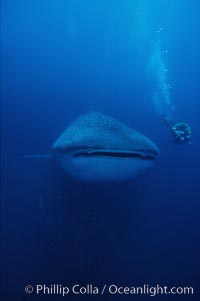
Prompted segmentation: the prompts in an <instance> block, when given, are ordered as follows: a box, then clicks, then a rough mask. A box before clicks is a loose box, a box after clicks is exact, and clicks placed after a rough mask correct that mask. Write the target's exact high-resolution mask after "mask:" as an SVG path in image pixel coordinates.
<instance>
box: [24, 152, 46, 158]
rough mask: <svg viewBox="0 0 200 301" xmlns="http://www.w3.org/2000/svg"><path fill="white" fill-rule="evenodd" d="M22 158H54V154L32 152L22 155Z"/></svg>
mask: <svg viewBox="0 0 200 301" xmlns="http://www.w3.org/2000/svg"><path fill="white" fill-rule="evenodd" d="M20 159H52V154H51V153H49V154H32V155H24V156H21V157H20Z"/></svg>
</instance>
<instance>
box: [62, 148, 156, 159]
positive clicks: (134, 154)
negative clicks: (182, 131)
mask: <svg viewBox="0 0 200 301" xmlns="http://www.w3.org/2000/svg"><path fill="white" fill-rule="evenodd" d="M59 151H61V152H62V153H63V154H64V153H66V154H67V153H68V152H69V149H59ZM71 156H72V157H73V158H76V159H80V158H84V157H85V158H86V157H87V158H97V157H98V158H100V157H102V158H106V157H107V158H110V159H111V158H115V159H117V158H118V159H128V158H130V159H131V158H136V159H141V160H156V159H157V156H158V154H157V153H156V152H152V151H150V150H136V151H129V150H110V149H109V150H107V149H88V148H85V149H73V150H72V152H71Z"/></svg>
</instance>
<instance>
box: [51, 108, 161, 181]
mask: <svg viewBox="0 0 200 301" xmlns="http://www.w3.org/2000/svg"><path fill="white" fill-rule="evenodd" d="M158 156H159V149H158V147H157V146H156V145H155V144H154V143H153V142H152V141H151V140H150V139H149V138H147V137H146V136H144V135H143V134H141V133H139V132H137V131H135V130H133V129H132V128H129V127H128V126H126V125H124V124H122V123H121V122H119V121H117V120H116V119H114V118H112V117H110V116H107V115H105V114H102V113H100V112H98V111H93V112H90V113H88V114H84V115H81V116H80V117H78V118H77V119H76V120H75V121H74V122H72V123H71V124H70V125H69V126H68V127H67V129H66V130H65V131H64V132H63V133H62V134H61V135H60V136H59V137H58V139H57V140H56V141H55V143H54V144H53V146H52V157H53V158H54V159H55V161H56V162H57V163H58V165H59V166H60V167H61V168H62V169H63V170H64V171H65V172H66V173H67V174H69V175H70V176H71V177H73V178H76V179H78V180H81V181H101V180H103V181H104V180H105V181H108V180H111V181H112V180H128V179H133V178H135V177H136V176H138V175H139V174H141V173H142V172H144V171H145V170H146V169H148V168H149V167H151V166H152V165H153V164H154V163H155V161H156V159H157V157H158Z"/></svg>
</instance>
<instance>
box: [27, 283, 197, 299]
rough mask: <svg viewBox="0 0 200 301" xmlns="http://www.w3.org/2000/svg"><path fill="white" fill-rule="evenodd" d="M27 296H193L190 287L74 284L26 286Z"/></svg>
mask: <svg viewBox="0 0 200 301" xmlns="http://www.w3.org/2000/svg"><path fill="white" fill-rule="evenodd" d="M25 292H26V293H27V294H32V293H33V294H36V295H60V296H63V297H65V296H67V295H71V294H73V295H104V294H107V295H148V296H150V297H155V296H157V295H193V294H194V288H193V287H191V286H185V287H182V286H171V287H169V286H160V285H159V284H156V285H155V286H152V285H149V284H144V285H142V286H120V285H117V284H103V285H95V284H85V285H79V284H74V285H72V286H69V285H61V284H51V285H46V284H37V285H35V286H32V285H27V286H26V287H25Z"/></svg>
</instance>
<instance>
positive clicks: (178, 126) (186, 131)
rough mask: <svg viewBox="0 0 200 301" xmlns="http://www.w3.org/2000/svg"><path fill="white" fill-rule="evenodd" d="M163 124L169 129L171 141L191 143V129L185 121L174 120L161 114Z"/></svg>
mask: <svg viewBox="0 0 200 301" xmlns="http://www.w3.org/2000/svg"><path fill="white" fill-rule="evenodd" d="M161 117H162V119H163V121H164V124H165V125H166V126H167V127H168V128H169V129H170V131H171V134H172V137H173V141H174V143H176V144H184V143H189V144H191V134H192V132H191V129H190V126H189V125H188V124H187V123H185V122H174V121H173V120H172V119H171V118H169V117H167V116H166V115H162V116H161Z"/></svg>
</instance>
